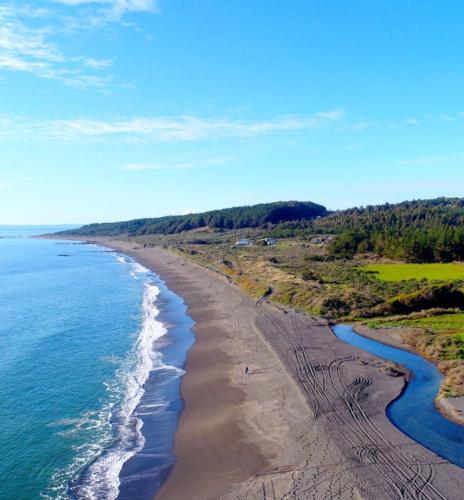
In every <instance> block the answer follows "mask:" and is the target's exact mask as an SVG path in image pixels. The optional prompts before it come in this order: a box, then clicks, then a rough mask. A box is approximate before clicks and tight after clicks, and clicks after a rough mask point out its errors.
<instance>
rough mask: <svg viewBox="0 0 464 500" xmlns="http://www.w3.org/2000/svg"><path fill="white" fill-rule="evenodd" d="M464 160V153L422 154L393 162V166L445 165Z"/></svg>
mask: <svg viewBox="0 0 464 500" xmlns="http://www.w3.org/2000/svg"><path fill="white" fill-rule="evenodd" d="M457 161H459V162H463V161H464V155H463V154H455V155H435V156H420V157H418V158H411V159H408V160H398V161H395V162H392V164H391V165H392V166H400V167H407V166H411V167H413V166H414V167H415V166H424V167H425V166H435V165H443V164H446V163H450V162H457Z"/></svg>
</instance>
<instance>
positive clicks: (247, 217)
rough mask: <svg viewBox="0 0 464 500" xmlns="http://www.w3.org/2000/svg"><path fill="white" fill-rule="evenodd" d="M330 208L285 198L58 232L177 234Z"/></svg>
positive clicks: (261, 224) (276, 219)
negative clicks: (281, 200) (280, 200)
mask: <svg viewBox="0 0 464 500" xmlns="http://www.w3.org/2000/svg"><path fill="white" fill-rule="evenodd" d="M326 214H327V210H326V208H325V207H323V206H322V205H317V204H316V203H312V202H300V201H285V202H275V203H262V204H259V205H252V206H244V207H234V208H225V209H222V210H212V211H210V212H203V213H198V214H188V215H169V216H166V217H158V218H153V219H134V220H130V221H125V222H109V223H102V224H88V225H86V226H83V227H81V228H79V229H75V230H72V231H63V232H61V233H58V234H66V235H73V236H119V235H127V236H140V235H147V234H174V233H180V232H182V231H188V230H191V229H197V228H201V227H211V228H217V229H240V228H246V227H267V226H268V225H270V224H271V225H274V224H278V223H281V222H285V221H290V220H291V221H298V220H308V219H310V220H312V219H314V218H315V217H320V216H324V215H326Z"/></svg>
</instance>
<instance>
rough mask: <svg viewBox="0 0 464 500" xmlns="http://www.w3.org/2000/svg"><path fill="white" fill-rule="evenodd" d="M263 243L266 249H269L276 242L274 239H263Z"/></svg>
mask: <svg viewBox="0 0 464 500" xmlns="http://www.w3.org/2000/svg"><path fill="white" fill-rule="evenodd" d="M264 241H265V242H266V245H267V246H268V247H271V246H273V245H275V244H276V243H277V240H275V239H274V238H264Z"/></svg>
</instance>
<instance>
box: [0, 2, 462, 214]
mask: <svg viewBox="0 0 464 500" xmlns="http://www.w3.org/2000/svg"><path fill="white" fill-rule="evenodd" d="M463 23H464V4H463V3H462V2H457V1H446V0H444V1H440V2H423V1H419V0H417V1H413V0H408V1H405V0H401V1H398V0H388V1H383V0H376V1H375V2H372V1H370V0H364V1H363V0H357V1H354V0H353V1H349V0H344V1H335V0H334V1H329V2H328V1H324V0H320V1H318V0H312V1H307V0H292V1H291V2H288V1H284V0H279V1H277V0H253V1H252V2H250V1H248V0H247V1H245V0H236V1H217V0H195V1H192V2H186V1H185V0H158V1H155V0H93V1H92V0H35V1H34V2H31V3H27V2H19V1H16V2H14V1H12V2H8V0H7V1H6V2H2V3H1V5H0V224H32V223H37V224H43V223H86V222H90V221H106V220H121V219H129V218H134V217H148V216H157V215H165V214H171V213H185V212H188V211H198V210H207V209H213V208H220V207H226V206H234V205H241V204H252V203H257V202H264V201H275V200H286V199H299V200H312V201H316V202H319V203H322V204H324V205H326V206H327V207H329V208H344V207H350V206H356V205H366V204H373V203H382V202H385V201H389V202H395V201H401V200H404V199H412V198H427V197H434V196H441V195H446V196H463V195H464V140H463V139H464V136H463V132H464V93H463V89H464V52H463V50H462V47H463V46H464V32H463V30H462V26H463Z"/></svg>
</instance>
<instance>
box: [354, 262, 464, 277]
mask: <svg viewBox="0 0 464 500" xmlns="http://www.w3.org/2000/svg"><path fill="white" fill-rule="evenodd" d="M360 269H361V270H363V271H367V272H370V273H375V274H374V276H375V277H376V278H378V279H379V280H381V281H403V280H412V279H415V280H422V279H427V280H430V281H457V280H463V279H464V265H463V264H456V263H449V264H370V265H367V266H364V267H362V268H360Z"/></svg>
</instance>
